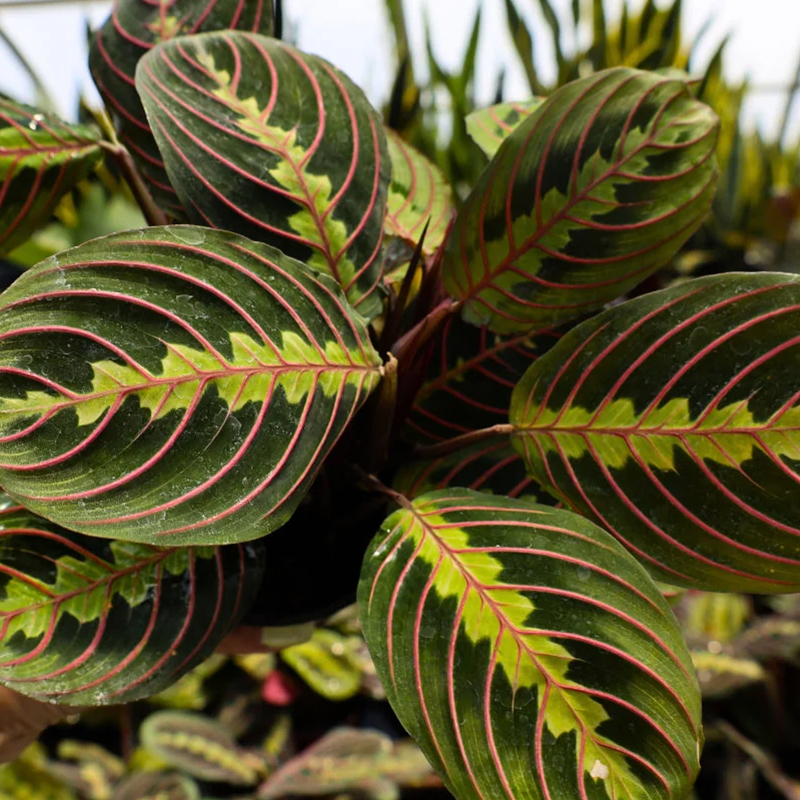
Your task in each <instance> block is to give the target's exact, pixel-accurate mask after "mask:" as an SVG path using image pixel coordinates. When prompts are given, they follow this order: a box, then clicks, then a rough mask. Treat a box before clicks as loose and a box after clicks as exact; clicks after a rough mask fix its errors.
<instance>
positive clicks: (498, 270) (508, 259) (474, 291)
mask: <svg viewBox="0 0 800 800" xmlns="http://www.w3.org/2000/svg"><path fill="white" fill-rule="evenodd" d="M671 124H672V123H671ZM665 127H668V126H665ZM663 130H664V128H659V129H658V130H656V131H654V132H653V133H652V135H651V136H649V137H648V138H647V139H646V140H645V141H644V142H643V143H642V144H640V145H639V146H638V147H635V148H634V149H633V150H631V151H630V153H627V154H626V155H625V157H624V158H622V159H620V160H618V161H613V162H610V163H609V166H610V167H613V169H612V170H609V171H607V172H605V173H603V174H602V175H601V176H600V177H598V178H596V179H595V180H593V181H591V182H590V183H588V184H587V185H586V186H585V187H583V188H582V189H581V190H580V192H579V194H578V195H576V196H574V197H569V198H568V199H567V202H566V203H565V205H564V206H563V208H562V209H561V210H560V211H558V212H557V213H556V214H554V215H553V216H552V217H551V218H550V219H549V220H547V221H546V222H544V223H543V224H542V226H541V227H539V228H538V229H537V231H536V234H535V235H534V236H532V237H531V238H530V239H529V240H528V241H526V242H525V243H524V244H523V245H521V246H519V247H517V248H516V249H515V250H514V251H513V252H509V254H508V255H507V256H505V257H504V258H503V259H502V260H501V261H500V263H499V264H497V266H495V267H493V268H491V269H489V270H486V271H484V275H483V276H482V277H481V279H480V280H479V281H477V283H475V284H474V285H473V286H472V287H471V289H470V292H469V294H468V295H467V296H466V297H465V299H466V300H469V299H472V298H474V297H477V296H478V295H479V294H480V293H481V292H482V291H483V290H484V289H487V288H492V284H493V283H494V281H495V279H496V278H497V277H498V276H500V275H502V274H504V273H505V272H506V271H507V270H508V269H509V266H510V265H511V264H513V263H514V261H516V260H517V259H518V258H520V256H523V255H525V254H526V253H528V252H530V251H531V250H533V249H534V248H536V247H537V246H538V244H539V242H540V241H541V240H542V239H543V238H544V237H545V236H546V235H547V234H548V233H549V232H550V231H551V230H552V228H554V227H555V226H556V225H557V224H558V223H559V222H563V221H564V220H565V219H566V218H567V215H568V214H569V213H570V212H571V211H572V209H573V208H574V207H575V206H577V205H580V204H581V203H582V202H584V201H585V200H586V196H587V195H588V194H590V193H591V192H592V191H593V190H594V189H596V188H597V187H598V186H599V185H600V184H602V183H604V182H605V181H607V180H608V178H609V175H610V174H613V173H615V172H617V171H619V170H620V169H621V168H622V167H624V166H625V164H627V163H628V162H629V161H631V160H632V159H633V158H634V157H635V156H637V155H638V154H639V153H640V152H641V151H642V150H646V149H647V148H648V147H652V146H653V140H654V139H655V138H656V137H657V136H658V134H660V133H662V132H663ZM699 166H702V164H700V165H699ZM629 182H630V181H629ZM469 266H471V265H469Z"/></svg>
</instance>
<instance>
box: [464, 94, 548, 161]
mask: <svg viewBox="0 0 800 800" xmlns="http://www.w3.org/2000/svg"><path fill="white" fill-rule="evenodd" d="M542 103H544V98H543V97H534V98H533V99H531V100H525V101H522V102H518V103H500V104H498V105H494V106H489V107H488V108H482V109H480V111H473V112H472V113H471V114H470V115H469V116H468V117H467V133H468V134H469V135H470V136H471V137H472V140H473V141H474V142H475V144H477V145H478V147H480V148H481V150H483V152H484V153H486V155H487V156H489V158H493V157H494V155H495V153H497V151H498V150H499V149H500V145H501V144H503V142H504V141H505V140H506V139H507V138H508V137H509V136H510V135H511V134H512V133H513V132H514V130H515V129H516V127H517V126H518V125H519V124H520V123H521V122H523V121H524V120H526V119H527V118H528V117H529V116H530V115H531V114H533V112H534V111H536V109H537V108H539V106H540V105H541V104H542Z"/></svg>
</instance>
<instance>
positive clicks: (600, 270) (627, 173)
mask: <svg viewBox="0 0 800 800" xmlns="http://www.w3.org/2000/svg"><path fill="white" fill-rule="evenodd" d="M717 127H718V122H717V119H716V117H715V116H714V114H713V112H712V111H711V110H710V109H709V108H708V107H707V106H704V105H703V104H702V103H700V102H698V101H697V100H695V99H694V98H693V97H692V95H691V94H690V92H689V89H688V87H687V85H686V84H685V83H684V82H683V81H679V80H675V79H670V78H667V77H663V76H659V75H655V74H652V73H646V72H641V71H639V70H632V69H628V68H618V69H611V70H606V71H605V72H601V73H598V74H597V75H592V76H590V77H588V78H583V79H581V80H578V81H574V82H573V83H570V84H568V85H567V86H565V87H563V88H561V89H559V90H558V91H556V92H554V93H553V94H552V95H550V97H548V98H547V100H545V102H544V103H542V105H541V106H539V108H538V109H537V110H536V111H534V113H533V114H532V115H531V116H530V117H528V119H527V120H525V121H524V122H523V123H521V124H520V125H519V126H518V127H517V128H516V130H514V132H513V133H512V134H511V135H510V136H509V137H508V138H507V139H506V140H505V141H504V142H503V144H502V145H501V146H500V149H499V150H498V152H497V155H496V156H495V157H494V159H493V160H492V162H491V163H490V164H489V166H488V167H487V168H486V171H485V172H484V173H483V175H482V176H481V178H480V180H479V181H478V183H477V185H476V186H475V188H474V189H473V191H472V194H471V195H470V196H469V198H468V199H467V201H466V204H465V206H464V208H463V209H462V211H461V212H460V214H459V215H458V217H457V219H456V223H455V228H454V230H453V233H452V235H451V237H450V238H449V240H448V244H447V253H446V257H445V262H444V280H445V286H446V288H447V290H448V292H449V293H450V294H451V296H452V297H454V298H456V299H457V300H459V301H460V302H461V303H462V304H463V308H464V315H465V318H466V319H467V320H468V321H470V322H472V323H473V324H476V325H481V326H487V327H489V328H490V329H491V330H493V331H496V332H498V333H513V332H522V331H526V330H533V329H535V328H544V327H550V326H553V325H556V324H559V323H561V322H564V321H566V320H569V319H572V318H576V317H578V316H581V315H582V314H587V313H589V312H591V311H596V310H598V309H600V308H602V306H603V305H605V304H606V303H607V302H608V301H610V300H613V299H614V298H616V297H618V296H620V295H622V294H624V293H625V292H626V291H628V290H630V289H632V288H633V287H634V286H636V284H638V283H640V282H641V281H643V280H644V279H645V278H646V277H648V276H649V275H651V274H652V273H653V272H654V271H655V270H657V269H658V268H659V267H661V266H662V265H663V264H664V263H666V262H667V261H668V260H669V259H670V258H671V257H672V256H673V255H674V254H675V253H676V252H677V251H678V249H679V248H680V246H681V245H682V244H683V243H684V242H685V241H686V240H687V239H688V238H689V236H690V235H691V234H692V233H693V232H694V231H695V230H697V228H698V227H699V225H700V224H701V222H702V221H703V219H704V218H705V216H706V214H707V213H708V211H709V209H710V207H711V201H712V198H713V194H714V187H715V183H716V174H717V170H716V163H715V159H714V149H715V144H716V139H717Z"/></svg>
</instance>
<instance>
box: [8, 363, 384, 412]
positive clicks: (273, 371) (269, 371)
mask: <svg viewBox="0 0 800 800" xmlns="http://www.w3.org/2000/svg"><path fill="white" fill-rule="evenodd" d="M309 372H314V373H323V372H340V373H343V375H344V378H345V380H346V378H347V377H348V376H349V375H351V374H353V373H359V372H368V373H369V372H376V373H377V372H380V366H369V365H366V366H359V365H352V366H347V367H345V366H342V365H338V364H330V365H328V364H326V365H321V364H319V365H318V364H314V365H304V366H296V365H286V366H282V367H274V366H268V367H256V368H250V367H248V368H245V367H239V368H236V367H235V368H233V369H230V370H218V371H214V372H197V373H195V374H193V375H182V376H181V377H180V378H155V379H154V380H152V381H149V382H147V383H141V384H137V385H135V386H125V387H121V388H120V389H119V390H118V391H115V390H113V389H109V390H108V391H105V392H94V393H93V394H82V395H77V396H76V397H74V398H70V399H69V400H65V401H63V402H60V403H54V404H53V405H47V406H27V407H25V409H24V411H21V410H20V409H18V408H17V409H13V410H4V409H2V408H0V415H3V414H9V415H13V416H19V415H20V413H36V412H40V411H45V412H46V411H51V410H53V409H55V410H56V411H59V410H61V409H64V408H69V407H71V406H75V405H80V404H81V403H87V402H91V401H93V400H99V399H102V398H104V397H118V396H126V395H130V394H137V393H139V392H145V391H147V390H149V389H153V388H156V387H159V386H182V385H184V384H187V383H197V382H202V383H210V382H211V381H216V380H221V379H225V378H230V377H233V376H246V377H252V376H254V375H269V376H275V377H276V378H280V376H281V375H283V374H286V373H289V374H294V373H297V374H306V373H309ZM30 377H31V378H32V379H33V380H35V379H36V378H37V377H38V376H37V375H31V376H30ZM2 400H3V398H2V397H0V402H1V401H2Z"/></svg>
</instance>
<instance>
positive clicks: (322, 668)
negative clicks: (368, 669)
mask: <svg viewBox="0 0 800 800" xmlns="http://www.w3.org/2000/svg"><path fill="white" fill-rule="evenodd" d="M359 641H360V638H359V637H348V636H342V634H340V633H336V631H330V630H325V629H323V628H320V629H319V630H316V631H314V635H313V636H312V637H311V639H310V640H309V641H308V642H303V643H302V644H297V645H294V646H293V647H287V648H286V649H285V650H282V651H281V658H282V659H283V660H284V661H285V662H286V663H287V664H288V665H289V666H290V667H291V668H292V669H293V670H294V671H295V672H296V673H297V674H298V675H299V676H300V677H301V678H302V679H303V680H304V681H305V682H306V683H307V684H308V685H309V686H310V687H311V688H312V689H313V690H314V691H315V692H317V694H320V695H322V696H323V697H325V698H326V699H328V700H336V701H339V700H348V699H350V698H351V697H355V695H357V694H358V691H359V689H360V688H361V669H360V668H359V666H358V664H357V663H356V662H355V659H354V658H353V656H352V655H351V653H355V650H354V645H355V646H357V645H358V642H359Z"/></svg>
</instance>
